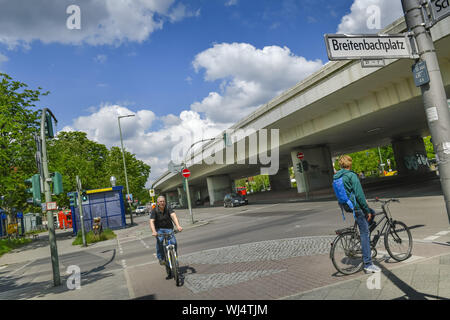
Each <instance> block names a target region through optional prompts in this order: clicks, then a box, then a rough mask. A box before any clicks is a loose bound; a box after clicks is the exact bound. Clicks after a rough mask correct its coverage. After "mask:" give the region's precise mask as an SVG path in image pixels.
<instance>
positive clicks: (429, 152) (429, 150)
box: [423, 136, 436, 160]
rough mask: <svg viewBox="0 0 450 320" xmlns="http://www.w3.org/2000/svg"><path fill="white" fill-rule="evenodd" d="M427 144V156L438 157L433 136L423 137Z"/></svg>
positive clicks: (430, 157) (429, 157)
mask: <svg viewBox="0 0 450 320" xmlns="http://www.w3.org/2000/svg"><path fill="white" fill-rule="evenodd" d="M423 143H424V144H425V151H426V152H427V158H428V159H429V160H431V159H434V158H436V152H434V146H433V144H432V143H431V136H428V137H425V138H423Z"/></svg>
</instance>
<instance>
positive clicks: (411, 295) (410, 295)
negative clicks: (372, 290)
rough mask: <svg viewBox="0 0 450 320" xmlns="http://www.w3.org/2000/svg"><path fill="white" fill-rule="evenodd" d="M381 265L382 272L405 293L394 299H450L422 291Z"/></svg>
mask: <svg viewBox="0 0 450 320" xmlns="http://www.w3.org/2000/svg"><path fill="white" fill-rule="evenodd" d="M379 267H380V268H381V270H382V273H383V274H384V275H385V276H386V277H387V278H388V279H389V280H390V281H391V282H392V283H393V284H394V285H395V286H396V287H397V288H399V289H400V290H402V291H403V292H404V293H405V295H404V296H402V297H399V298H396V299H393V300H428V299H427V298H432V299H437V300H449V299H447V298H443V297H439V296H435V295H431V294H427V293H422V292H419V291H417V290H416V289H414V288H413V287H411V286H410V285H408V284H407V283H406V282H404V281H403V280H401V279H400V278H398V277H397V276H396V275H395V274H393V273H392V272H391V271H389V270H388V269H386V268H385V267H384V266H383V265H381V264H379Z"/></svg>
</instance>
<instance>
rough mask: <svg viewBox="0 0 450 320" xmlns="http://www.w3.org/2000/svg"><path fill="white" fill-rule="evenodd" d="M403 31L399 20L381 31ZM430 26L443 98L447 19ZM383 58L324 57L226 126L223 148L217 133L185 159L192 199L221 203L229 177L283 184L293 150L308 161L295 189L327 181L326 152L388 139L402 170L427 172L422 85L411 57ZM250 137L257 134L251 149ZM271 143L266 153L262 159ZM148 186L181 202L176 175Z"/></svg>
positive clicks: (448, 64) (449, 61)
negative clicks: (376, 63)
mask: <svg viewBox="0 0 450 320" xmlns="http://www.w3.org/2000/svg"><path fill="white" fill-rule="evenodd" d="M405 31H406V24H405V21H404V19H403V18H401V19H399V20H397V21H395V22H394V23H392V24H391V25H390V26H388V27H387V28H386V29H385V30H384V31H383V33H391V34H394V33H403V32H405ZM431 32H432V37H433V40H434V43H435V47H436V51H437V55H438V58H439V64H440V68H441V73H442V77H443V82H444V86H445V90H446V93H447V97H449V96H450V37H449V34H450V17H448V18H446V19H444V20H442V21H440V22H439V23H438V24H436V25H435V26H433V28H432V30H431ZM324 50H325V46H324ZM385 63H386V65H385V66H384V67H382V68H362V67H361V63H360V61H333V62H328V63H327V64H326V65H325V66H323V67H322V68H321V69H320V70H319V71H317V72H316V73H314V74H313V75H311V76H309V77H308V78H306V79H305V80H303V81H301V82H300V83H298V84H297V85H295V86H294V87H292V88H291V89H289V90H287V91H286V92H284V93H282V94H281V95H280V96H278V97H276V98H274V99H273V100H271V101H270V102H268V103H267V104H265V105H263V106H261V107H260V108H259V109H258V110H256V111H255V112H253V113H252V114H250V115H249V116H247V117H245V118H244V119H242V120H241V121H239V122H238V123H236V124H235V125H234V126H232V127H231V128H230V129H229V130H227V132H228V133H229V134H230V135H231V137H232V141H233V145H232V146H231V147H225V145H224V142H223V139H222V137H218V138H217V139H216V140H214V141H212V142H209V143H207V144H204V145H203V146H202V148H201V149H199V150H197V151H196V152H195V153H194V154H193V155H192V156H191V157H190V158H188V159H189V161H187V164H188V167H189V169H190V170H191V173H192V175H191V177H190V178H189V185H190V191H191V192H190V193H191V197H192V200H193V202H194V203H195V200H197V199H205V198H206V197H209V199H210V203H211V204H214V203H216V202H218V201H222V200H223V196H224V194H226V193H229V192H231V191H232V190H234V185H233V181H234V180H235V179H239V178H243V177H249V176H254V175H258V174H261V173H269V174H270V176H269V178H270V183H271V187H272V189H273V190H283V189H288V188H290V177H289V170H288V168H289V167H294V168H296V166H297V163H298V162H299V159H297V153H298V152H302V153H303V154H304V157H305V158H304V160H306V161H307V162H308V167H309V168H308V171H306V172H304V173H300V172H298V171H297V170H295V172H296V173H295V174H296V180H297V188H298V192H304V191H305V190H317V189H321V188H323V187H328V186H330V184H331V179H332V174H333V168H332V160H331V159H332V157H334V156H337V155H339V154H344V153H350V152H355V151H359V150H364V149H368V148H372V147H376V146H381V145H387V144H392V146H393V149H394V154H395V158H396V162H397V167H398V171H399V173H400V174H404V175H407V174H417V173H424V172H427V171H429V168H428V166H427V165H426V164H423V163H424V162H425V161H422V159H423V156H425V157H426V152H425V147H424V144H423V139H422V137H424V136H428V135H429V134H430V133H429V130H428V126H427V120H426V115H425V111H424V107H423V103H422V97H421V91H420V88H417V87H416V86H415V84H414V80H413V76H412V72H411V66H412V65H413V63H414V60H411V59H389V60H386V61H385ZM262 129H266V130H268V137H267V138H265V137H264V136H261V135H259V139H256V134H251V133H253V132H259V133H261V130H262ZM272 129H277V131H271V130H272ZM277 135H278V138H279V139H278V141H279V144H278V148H276V147H277V143H276V142H277V141H276V140H277V139H276V137H277ZM272 138H274V140H273V141H272ZM255 139H256V140H259V141H258V142H259V144H258V147H257V148H256V147H255V146H256V144H255V141H256V140H255ZM265 141H267V142H268V143H267V147H266V146H265V145H264V143H263V142H265ZM272 147H273V148H274V149H273V150H272V154H271V156H269V157H268V158H266V159H264V157H262V158H261V155H265V154H266V151H267V149H271V148H272ZM277 150H278V153H279V154H277V152H276V151H277ZM227 152H228V153H227ZM205 155H213V157H216V159H217V158H223V162H222V163H220V162H219V161H216V162H219V163H213V164H208V163H211V158H209V162H208V163H206V162H205V161H204V158H205ZM255 160H258V161H255ZM263 160H266V162H264V161H263ZM276 160H279V161H278V163H276V162H277V161H276ZM268 161H270V162H268ZM263 162H264V163H263ZM262 163H263V164H262ZM262 168H266V169H265V171H264V169H263V171H261V170H262ZM276 169H278V170H276ZM153 187H154V188H155V189H157V191H158V192H159V193H162V194H166V196H168V201H169V202H171V201H181V203H182V204H185V203H186V195H185V192H184V190H183V187H182V176H181V174H173V173H170V172H169V171H167V172H166V173H165V174H163V175H162V176H160V177H159V178H158V179H157V180H156V181H155V182H154V184H153Z"/></svg>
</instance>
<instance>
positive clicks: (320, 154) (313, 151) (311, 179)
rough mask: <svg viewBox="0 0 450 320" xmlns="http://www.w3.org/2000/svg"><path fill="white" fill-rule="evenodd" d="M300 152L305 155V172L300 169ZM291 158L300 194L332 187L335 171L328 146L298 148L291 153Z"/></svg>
mask: <svg viewBox="0 0 450 320" xmlns="http://www.w3.org/2000/svg"><path fill="white" fill-rule="evenodd" d="M299 152H302V153H303V155H304V158H303V172H300V171H299V169H298V164H299V162H300V159H298V157H297V154H298V153H299ZM291 157H292V164H293V168H294V173H295V180H296V181H297V191H298V193H303V192H306V191H308V192H310V191H314V190H319V189H324V188H329V187H331V184H332V183H333V173H334V171H333V166H332V163H331V153H330V149H329V148H328V147H327V146H320V147H316V148H296V149H294V150H292V151H291Z"/></svg>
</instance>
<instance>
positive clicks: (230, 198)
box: [223, 193, 248, 208]
mask: <svg viewBox="0 0 450 320" xmlns="http://www.w3.org/2000/svg"><path fill="white" fill-rule="evenodd" d="M246 204H248V200H247V198H246V197H245V196H243V195H240V194H236V193H229V194H227V195H226V196H225V198H224V199H223V206H224V207H225V208H226V207H236V206H242V205H246Z"/></svg>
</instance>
